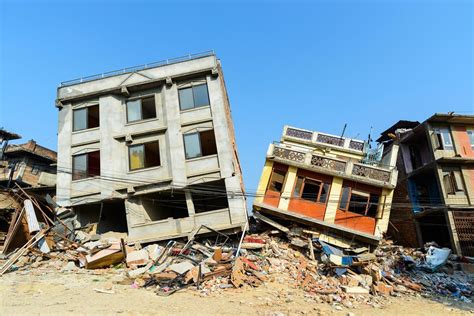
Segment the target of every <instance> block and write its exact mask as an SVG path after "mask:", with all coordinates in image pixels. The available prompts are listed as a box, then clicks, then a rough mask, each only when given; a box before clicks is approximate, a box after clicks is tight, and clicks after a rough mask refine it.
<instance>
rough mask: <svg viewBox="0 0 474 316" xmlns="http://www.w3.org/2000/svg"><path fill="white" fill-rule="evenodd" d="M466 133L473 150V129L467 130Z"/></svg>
mask: <svg viewBox="0 0 474 316" xmlns="http://www.w3.org/2000/svg"><path fill="white" fill-rule="evenodd" d="M466 133H467V137H468V139H469V143H470V144H471V149H472V150H474V129H467V130H466Z"/></svg>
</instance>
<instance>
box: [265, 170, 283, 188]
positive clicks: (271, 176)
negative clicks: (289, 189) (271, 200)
mask: <svg viewBox="0 0 474 316" xmlns="http://www.w3.org/2000/svg"><path fill="white" fill-rule="evenodd" d="M276 171H279V172H282V173H283V182H282V183H281V191H275V190H272V189H270V185H271V184H272V179H273V175H274V174H275V172H276ZM287 173H288V170H286V171H284V170H281V169H278V168H272V173H271V174H270V178H269V179H268V183H267V189H266V190H265V192H266V191H271V192H275V193H278V194H281V193H283V189H284V188H285V181H286V175H287ZM280 175H281V174H280Z"/></svg>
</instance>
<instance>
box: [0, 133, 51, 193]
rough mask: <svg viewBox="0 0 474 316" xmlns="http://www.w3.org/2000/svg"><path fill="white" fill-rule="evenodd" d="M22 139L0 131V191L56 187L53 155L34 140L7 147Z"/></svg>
mask: <svg viewBox="0 0 474 316" xmlns="http://www.w3.org/2000/svg"><path fill="white" fill-rule="evenodd" d="M20 138H21V136H20V135H17V134H14V133H10V132H7V131H5V130H0V187H4V188H6V187H10V188H12V187H14V183H16V184H18V185H20V186H22V187H50V188H52V191H54V186H55V185H56V167H55V166H54V164H56V152H55V151H53V150H51V149H48V148H46V147H43V146H41V145H39V144H37V143H36V141H34V140H29V141H28V142H27V143H24V144H8V141H10V140H16V139H20Z"/></svg>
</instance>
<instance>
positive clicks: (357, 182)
mask: <svg viewBox="0 0 474 316" xmlns="http://www.w3.org/2000/svg"><path fill="white" fill-rule="evenodd" d="M397 151H398V147H397V146H396V145H393V146H391V147H390V150H388V151H387V150H385V151H384V149H383V144H379V146H378V148H377V149H376V150H368V149H367V145H366V143H364V141H361V140H357V139H350V138H346V137H339V136H335V135H329V134H324V133H320V132H313V131H308V130H303V129H299V128H294V127H290V126H285V128H284V130H283V135H282V137H281V140H280V142H279V143H274V144H271V145H270V146H269V148H268V151H267V155H266V160H265V166H264V168H263V172H262V175H261V178H260V183H259V185H258V190H257V198H255V200H254V204H253V207H254V211H256V212H261V213H265V214H267V215H270V216H273V217H279V218H284V219H289V220H292V221H298V222H300V223H303V224H306V225H309V226H314V227H316V228H317V229H318V230H319V231H320V232H321V233H324V234H326V235H328V236H331V235H332V236H336V237H342V238H341V240H345V241H347V240H349V241H352V240H354V239H357V240H359V241H362V242H364V243H369V244H377V243H378V241H379V240H380V239H381V238H382V235H383V234H384V233H385V232H386V231H387V228H388V224H389V222H388V221H389V217H390V210H391V205H392V197H393V191H394V188H395V185H396V183H397V174H398V173H397V169H396V167H395V165H396V158H397Z"/></svg>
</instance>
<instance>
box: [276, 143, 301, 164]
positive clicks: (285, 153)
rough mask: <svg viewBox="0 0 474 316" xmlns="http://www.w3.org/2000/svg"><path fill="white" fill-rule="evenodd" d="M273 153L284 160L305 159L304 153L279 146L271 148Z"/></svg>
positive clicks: (299, 160)
mask: <svg viewBox="0 0 474 316" xmlns="http://www.w3.org/2000/svg"><path fill="white" fill-rule="evenodd" d="M273 155H274V156H275V157H279V158H283V159H286V160H291V161H296V162H304V159H305V155H306V154H305V153H302V152H299V151H296V150H290V149H286V148H281V147H275V148H273Z"/></svg>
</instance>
